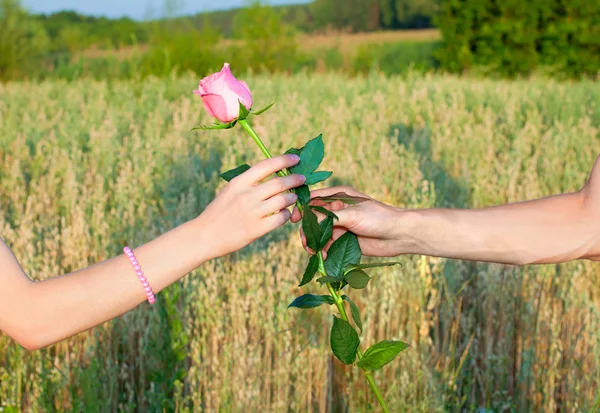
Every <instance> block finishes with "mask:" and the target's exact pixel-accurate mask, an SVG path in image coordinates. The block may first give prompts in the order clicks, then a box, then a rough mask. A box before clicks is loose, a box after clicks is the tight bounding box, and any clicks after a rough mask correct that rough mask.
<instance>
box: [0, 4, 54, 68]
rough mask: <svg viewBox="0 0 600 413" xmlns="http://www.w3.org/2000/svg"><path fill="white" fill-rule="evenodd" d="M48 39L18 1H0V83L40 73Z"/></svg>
mask: <svg viewBox="0 0 600 413" xmlns="http://www.w3.org/2000/svg"><path fill="white" fill-rule="evenodd" d="M48 44H49V39H48V35H47V33H46V31H45V30H44V28H43V26H42V25H41V24H40V23H39V22H38V21H36V20H35V19H33V18H32V17H31V16H30V15H29V14H28V13H27V12H26V11H25V9H23V7H22V6H21V2H20V1H19V0H0V79H3V80H9V79H15V78H19V77H22V76H24V75H25V74H26V73H27V74H29V73H31V72H32V71H35V70H39V69H40V67H41V61H42V59H43V57H44V53H45V50H46V49H47V47H48Z"/></svg>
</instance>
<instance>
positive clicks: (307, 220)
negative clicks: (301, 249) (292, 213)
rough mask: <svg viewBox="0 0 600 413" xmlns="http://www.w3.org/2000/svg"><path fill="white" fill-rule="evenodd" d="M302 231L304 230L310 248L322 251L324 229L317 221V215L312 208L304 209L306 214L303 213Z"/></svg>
mask: <svg viewBox="0 0 600 413" xmlns="http://www.w3.org/2000/svg"><path fill="white" fill-rule="evenodd" d="M302 231H304V236H305V237H306V245H307V246H308V248H310V249H312V250H313V251H320V250H321V248H320V247H321V238H322V236H323V230H322V229H321V226H320V225H319V222H318V221H317V216H316V215H315V213H314V212H312V210H311V209H310V208H305V209H304V214H303V215H302Z"/></svg>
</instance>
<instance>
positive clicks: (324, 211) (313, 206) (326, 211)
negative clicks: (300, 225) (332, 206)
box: [310, 205, 340, 221]
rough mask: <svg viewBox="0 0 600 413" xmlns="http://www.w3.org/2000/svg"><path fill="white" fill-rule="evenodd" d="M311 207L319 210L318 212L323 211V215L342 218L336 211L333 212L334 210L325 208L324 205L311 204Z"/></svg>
mask: <svg viewBox="0 0 600 413" xmlns="http://www.w3.org/2000/svg"><path fill="white" fill-rule="evenodd" d="M310 208H311V209H312V210H313V211H318V212H320V213H321V214H323V215H327V216H328V217H331V218H334V219H337V220H338V221H339V220H340V219H339V218H338V216H337V215H336V214H334V213H333V212H331V211H330V210H328V209H325V208H323V207H321V206H315V205H311V206H310Z"/></svg>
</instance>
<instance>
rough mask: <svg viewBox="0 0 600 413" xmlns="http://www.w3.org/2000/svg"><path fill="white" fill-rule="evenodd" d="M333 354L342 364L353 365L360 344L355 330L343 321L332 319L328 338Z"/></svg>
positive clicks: (336, 318)
mask: <svg viewBox="0 0 600 413" xmlns="http://www.w3.org/2000/svg"><path fill="white" fill-rule="evenodd" d="M329 341H330V343H331V350H333V354H335V356H336V357H337V358H338V359H339V360H340V361H341V362H342V363H344V364H352V363H354V359H355V358H356V350H358V346H359V344H360V340H359V339H358V334H357V333H356V330H354V328H352V326H351V325H350V323H349V322H347V321H346V320H344V319H341V318H338V317H335V316H334V317H333V326H332V327H331V335H330V337H329Z"/></svg>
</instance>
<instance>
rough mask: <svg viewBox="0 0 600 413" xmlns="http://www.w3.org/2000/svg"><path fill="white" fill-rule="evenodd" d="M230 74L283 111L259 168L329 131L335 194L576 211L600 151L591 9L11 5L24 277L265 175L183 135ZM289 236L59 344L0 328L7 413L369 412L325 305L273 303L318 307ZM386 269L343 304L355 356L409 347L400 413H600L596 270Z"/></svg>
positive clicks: (12, 131)
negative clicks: (357, 349)
mask: <svg viewBox="0 0 600 413" xmlns="http://www.w3.org/2000/svg"><path fill="white" fill-rule="evenodd" d="M123 16H125V17H123ZM223 62H229V63H231V65H232V70H233V73H234V75H236V76H237V77H238V78H240V79H243V80H245V81H246V82H247V83H248V84H249V86H250V88H251V90H252V91H253V95H254V102H256V105H257V107H263V106H265V105H267V104H269V103H270V102H272V101H273V100H274V99H277V103H276V104H275V106H274V107H273V108H272V109H271V110H269V112H267V113H265V114H264V115H262V116H261V117H258V118H254V119H252V122H253V125H254V127H255V129H256V130H257V132H258V133H259V134H260V135H261V137H262V139H263V140H264V141H265V143H266V145H267V146H268V147H269V149H270V150H271V152H273V153H283V152H284V151H285V150H286V149H288V148H289V147H292V146H293V147H300V146H302V145H303V144H304V143H305V142H306V141H307V140H309V139H311V138H313V137H315V136H317V135H318V134H319V133H323V137H324V142H325V147H326V156H325V160H324V162H323V169H324V170H331V171H333V172H334V174H333V177H332V179H330V181H328V184H330V185H335V184H349V185H353V186H355V187H356V188H357V189H359V190H361V191H364V192H366V193H367V194H369V195H371V196H373V197H375V198H377V199H380V200H381V201H383V202H386V203H389V204H392V205H397V206H401V207H408V208H431V207H458V208H469V207H484V206H490V205H496V204H500V203H507V202H517V201H522V200H525V199H531V198H537V197H544V196H547V195H550V194H556V193H563V192H568V191H575V190H578V189H579V188H581V186H582V185H583V184H584V182H585V181H586V179H587V177H588V174H589V171H590V169H591V167H592V164H593V162H594V160H595V159H596V157H597V156H598V152H599V151H598V148H600V84H599V83H598V74H599V69H600V0H530V1H523V0H502V1H500V0H314V1H311V2H304V3H301V2H299V3H298V4H283V1H282V2H275V1H273V2H272V3H269V4H268V3H257V2H242V1H233V0H221V1H219V2H212V1H210V2H209V1H200V2H193V1H191V0H187V2H185V3H183V2H178V1H166V2H164V3H162V2H158V1H157V0H154V2H153V3H150V2H146V1H145V0H142V1H139V0H136V1H132V0H130V1H125V0H122V1H117V0H104V1H95V2H91V1H89V2H88V1H85V2H84V1H76V0H28V2H24V3H21V2H20V1H18V0H0V236H1V237H2V238H3V239H4V240H5V241H6V243H7V244H8V245H9V246H10V248H11V249H12V250H13V251H14V253H15V255H16V257H17V258H18V260H19V261H20V263H21V264H22V266H23V268H24V269H25V271H26V272H27V274H28V275H29V276H30V277H31V278H32V279H34V280H37V281H41V280H45V279H47V278H50V277H55V276H58V275H61V274H65V273H69V272H72V271H76V270H78V269H81V268H84V267H86V266H88V265H92V264H94V263H96V262H98V261H101V260H105V259H108V258H110V257H114V256H116V255H118V254H121V249H122V247H123V246H124V245H125V244H128V245H132V246H136V245H140V244H143V243H145V242H148V241H150V240H151V239H153V238H155V237H157V236H158V235H160V234H162V233H164V232H166V231H168V230H169V229H171V228H173V227H175V226H177V225H179V224H181V223H182V222H185V221H187V220H190V219H193V218H195V217H196V216H198V214H200V213H201V212H202V211H203V209H204V208H205V207H206V205H207V204H208V203H209V202H210V201H211V200H212V199H213V198H214V196H215V194H216V193H217V192H218V191H219V190H221V189H222V188H223V186H224V185H225V183H224V182H223V181H222V180H221V179H220V178H219V176H218V175H219V173H221V172H224V171H226V170H228V169H231V168H233V167H234V166H236V165H239V164H241V163H249V164H254V163H256V162H258V161H259V160H261V154H260V151H259V150H258V149H257V148H256V146H255V145H254V143H253V142H252V141H251V140H250V139H249V138H248V137H247V136H245V135H244V134H243V132H242V131H240V130H239V129H238V128H235V129H232V130H228V131H207V132H190V129H191V128H192V127H194V126H198V125H201V124H206V123H209V122H211V121H212V119H209V117H208V115H207V114H206V112H205V110H204V108H203V105H202V101H201V99H199V98H198V97H197V96H195V95H194V94H193V93H192V90H193V89H195V88H196V87H197V86H198V81H199V80H200V78H202V77H204V76H206V75H208V74H210V73H212V72H213V71H216V70H219V69H220V68H221V67H222V65H223ZM297 229H298V228H297V227H295V226H294V225H291V224H289V225H286V226H284V227H283V228H281V229H279V230H277V231H275V232H273V233H272V234H269V235H267V236H265V237H263V238H262V239H260V240H258V241H256V242H255V243H253V244H252V245H250V246H249V247H247V248H245V249H243V250H242V251H239V252H236V253H234V254H231V255H230V256H227V257H224V258H222V259H218V260H214V261H212V262H210V263H207V264H205V265H203V266H202V267H200V268H199V269H197V270H195V271H193V272H192V273H191V274H189V275H188V276H186V277H184V278H183V279H182V280H181V281H180V282H177V283H175V284H173V285H172V286H170V287H169V288H167V289H166V290H164V291H162V292H161V293H160V294H159V295H158V296H157V298H158V304H157V305H155V306H153V307H148V306H147V305H141V306H139V307H138V308H136V309H135V310H133V311H131V312H129V313H127V314H125V315H124V316H122V317H119V318H117V319H115V320H113V321H111V322H107V323H105V324H103V325H101V326H98V327H96V328H94V329H91V330H90V331H87V332H84V333H81V334H79V335H77V336H75V337H72V338H70V339H68V340H64V341H62V342H61V343H58V344H56V345H53V346H50V347H48V348H45V349H42V350H39V351H34V352H28V351H26V350H24V349H23V348H22V347H20V346H19V345H17V344H16V343H15V342H14V341H13V340H11V339H10V337H7V336H6V335H4V334H2V333H0V412H2V413H15V412H24V413H30V412H32V413H38V412H40V413H45V412H86V413H87V412H91V413H96V412H98V413H100V412H102V413H104V412H106V413H114V412H131V413H134V412H135V413H146V412H151V413H155V412H156V413H163V412H181V413H185V412H207V413H213V412H220V413H221V412H222V413H226V412H262V413H271V412H273V413H280V412H286V413H291V412H331V413H348V412H361V413H367V412H368V413H371V412H373V413H375V412H379V409H378V406H377V403H376V401H375V400H374V398H373V396H372V394H371V393H370V391H369V388H368V386H367V385H366V382H365V381H364V378H363V377H362V376H361V375H360V374H359V372H358V371H356V368H353V367H351V366H345V365H342V364H341V363H340V362H339V361H338V360H337V359H335V357H333V356H332V354H331V350H330V347H329V331H330V328H331V311H330V310H329V309H325V308H319V309H316V310H312V311H297V310H292V309H290V310H288V309H287V305H288V304H289V303H290V302H291V301H292V300H293V299H294V297H296V296H298V295H300V294H303V293H307V292H310V293H314V294H322V290H320V289H319V286H318V285H316V283H311V284H310V285H307V286H306V287H303V288H298V287H297V285H298V283H299V280H300V279H301V275H302V272H303V269H304V267H305V265H306V261H307V256H306V253H305V252H304V250H303V249H302V248H301V246H300V244H299V241H298V235H297ZM201 247H202V246H199V248H201ZM399 260H400V261H401V262H402V264H403V265H402V267H389V268H383V269H380V270H377V271H373V272H372V273H371V275H372V276H373V281H372V282H371V283H370V284H369V286H368V287H367V288H365V289H363V290H355V291H352V292H351V293H349V295H351V297H352V300H353V301H354V302H355V303H356V305H357V306H358V307H359V308H360V311H361V314H362V317H363V324H364V331H363V333H362V334H361V336H360V339H361V342H362V346H363V348H366V347H367V346H369V345H371V344H373V343H376V342H379V341H381V340H384V339H398V340H403V341H405V342H408V343H409V344H410V345H411V347H410V348H409V349H408V350H406V351H404V352H403V353H401V354H400V355H399V357H397V358H396V359H395V360H394V362H393V363H390V364H389V365H387V366H385V367H384V368H383V369H382V370H380V371H378V372H376V373H375V380H376V381H377V383H378V384H379V386H380V388H381V389H382V392H383V395H384V397H385V399H386V400H387V402H388V405H389V407H390V410H391V411H393V412H461V413H462V412H477V413H488V412H544V413H555V412H560V413H562V412H569V413H571V412H598V411H600V395H599V392H598V388H600V311H599V309H600V273H599V271H598V266H597V264H593V263H591V262H583V261H581V262H574V263H569V264H562V265H544V266H526V267H513V266H505V265H491V264H485V263H473V262H463V261H457V260H444V259H438V258H431V257H421V256H403V257H400V258H399ZM0 276H1V274H0Z"/></svg>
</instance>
